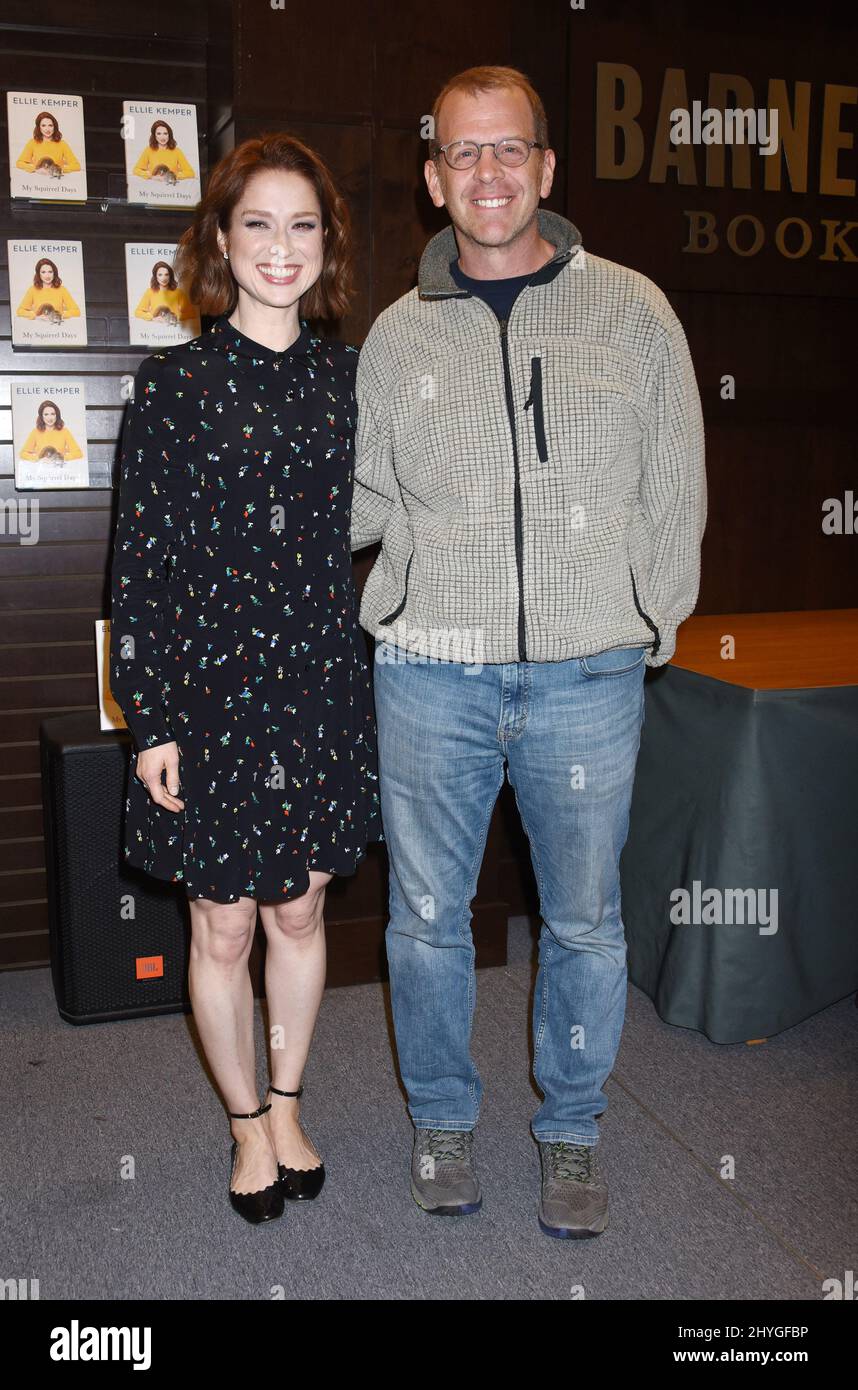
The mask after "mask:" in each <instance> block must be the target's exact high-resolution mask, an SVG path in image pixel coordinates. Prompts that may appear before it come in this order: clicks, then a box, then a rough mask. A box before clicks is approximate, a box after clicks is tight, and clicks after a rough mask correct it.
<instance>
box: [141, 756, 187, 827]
mask: <svg viewBox="0 0 858 1390" xmlns="http://www.w3.org/2000/svg"><path fill="white" fill-rule="evenodd" d="M164 772H166V774H167V777H166V785H165V783H164V782H163V781H162V780H161V778H162V774H163V773H164ZM136 776H137V778H138V779H139V781H141V782H143V783H145V785H146V789H147V791H148V792H149V795H150V796H151V798H152V800H153V801H154V802H155V804H156V805H157V806H163V807H164V809H165V810H167V811H184V809H185V803H184V801H179V799H178V796H177V793H178V791H179V746H178V744H177V743H175V742H173V743H158V744H156V745H155V747H154V748H144V749H143V751H142V753H138V754H137V771H136Z"/></svg>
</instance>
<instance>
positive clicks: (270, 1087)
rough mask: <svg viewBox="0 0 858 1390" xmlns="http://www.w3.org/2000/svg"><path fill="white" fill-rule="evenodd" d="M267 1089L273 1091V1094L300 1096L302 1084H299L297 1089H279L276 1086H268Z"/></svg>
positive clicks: (302, 1092)
mask: <svg viewBox="0 0 858 1390" xmlns="http://www.w3.org/2000/svg"><path fill="white" fill-rule="evenodd" d="M268 1089H269V1091H273V1092H274V1094H275V1096H302V1095H303V1094H304V1087H303V1085H301V1086H299V1087H298V1089H297V1091H280V1090H278V1089H277V1087H276V1086H269V1087H268ZM269 1105H270V1102H269Z"/></svg>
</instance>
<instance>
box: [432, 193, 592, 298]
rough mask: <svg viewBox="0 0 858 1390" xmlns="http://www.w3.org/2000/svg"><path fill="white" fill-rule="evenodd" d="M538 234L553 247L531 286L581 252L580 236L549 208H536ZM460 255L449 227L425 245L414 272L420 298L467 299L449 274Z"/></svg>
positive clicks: (571, 225)
mask: <svg viewBox="0 0 858 1390" xmlns="http://www.w3.org/2000/svg"><path fill="white" fill-rule="evenodd" d="M536 217H537V222H538V224H539V234H540V236H542V237H544V238H545V240H546V241H550V242H551V243H552V245H553V246H554V247H555V252H554V255H553V256H552V257H551V260H550V261H546V263H545V265H544V266H541V267H540V269H539V270H537V271H535V272H534V274H533V275H532V277H531V279H530V281H529V282H528V283H529V284H531V285H544V284H547V283H548V281H549V280H553V279H554V277H555V275H559V273H560V271H561V270H562V269H563V267H564V265H566V264H567V262H568V261H571V260H572V259H573V257H574V256H577V254H578V252H579V251H580V250H581V249H582V240H581V233H580V232H579V231H578V228H577V227H576V226H575V224H574V223H573V222H570V221H569V219H568V218H567V217H561V216H560V213H559V212H549V210H548V208H537V210H536ZM458 254H459V248H458V244H457V242H456V233H455V231H454V230H453V227H452V226H449V227H445V228H444V230H443V231H441V232H438V233H437V234H436V235H435V236H433V237H432V239H431V240H430V241H429V242H427V244H426V247H425V249H424V251H423V255H422V256H421V257H420V266H419V269H418V271H417V290H418V293H419V295H420V298H421V299H444V298H447V297H448V296H454V295H457V296H467V295H468V294H469V291H468V290H463V289H460V288H459V286H458V285H457V284H456V282H455V280H454V279H453V277H452V275H451V274H450V262H451V261H452V260H454V259H455V258H456V257H457V256H458Z"/></svg>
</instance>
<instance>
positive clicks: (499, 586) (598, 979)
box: [352, 68, 706, 1237]
mask: <svg viewBox="0 0 858 1390" xmlns="http://www.w3.org/2000/svg"><path fill="white" fill-rule="evenodd" d="M433 118H434V133H435V141H434V143H433V146H432V148H431V158H429V159H428V160H427V161H426V165H425V175H426V183H427V186H428V189H429V193H430V196H431V198H432V201H433V202H434V203H435V205H436V207H442V206H443V207H446V209H447V211H448V213H449V216H450V220H451V222H452V226H451V227H448V228H446V229H445V230H444V231H442V232H440V233H439V234H438V235H437V236H435V237H433V238H432V240H431V241H430V242H429V244H428V245H427V247H426V249H425V251H424V253H423V256H422V258H421V261H420V267H419V273H418V286H417V288H416V289H415V290H412V291H411V292H410V293H409V294H406V295H404V296H403V297H402V298H401V299H399V300H398V301H397V302H396V303H395V304H393V305H391V306H390V308H388V309H386V310H385V311H384V312H383V313H382V314H381V315H380V316H379V318H378V320H377V321H376V323H375V324H374V326H373V328H372V330H371V332H370V334H369V336H368V338H367V340H366V343H365V345H364V347H363V349H362V352H361V356H360V360H359V365H358V417H359V423H358V436H357V458H356V466H355V491H354V502H353V510H352V548H353V549H358V548H359V547H360V546H364V545H367V544H369V543H370V542H372V541H376V540H378V539H381V541H382V548H381V552H380V554H379V557H378V559H377V560H376V562H375V565H374V566H373V569H372V571H371V572H370V575H369V577H368V579H367V582H366V586H365V589H364V593H363V598H362V601H361V612H360V620H361V623H362V625H363V626H364V627H365V628H366V629H367V630H368V631H369V632H371V633H373V634H374V636H375V637H376V662H375V696H376V712H377V717H378V731H379V760H380V762H379V774H380V791H381V805H382V819H383V824H384V833H385V839H386V841H387V847H388V853H389V858H390V924H389V926H388V929H387V938H386V939H387V952H388V960H389V965H390V984H391V996H392V1003H393V1011H394V1023H395V1029H396V1041H397V1050H398V1054H399V1061H400V1067H401V1072H402V1078H403V1081H404V1083H405V1086H406V1089H407V1092H408V1108H409V1113H410V1115H411V1118H412V1120H413V1123H414V1126H415V1139H414V1151H413V1155H412V1169H411V1191H412V1194H413V1196H414V1198H415V1200H416V1201H417V1202H418V1203H419V1205H420V1206H421V1207H423V1208H424V1209H425V1210H426V1211H428V1212H433V1213H436V1214H462V1213H467V1212H472V1211H476V1210H477V1209H478V1208H479V1206H480V1204H481V1201H482V1198H481V1195H480V1184H479V1178H478V1176H477V1171H476V1165H475V1162H474V1153H473V1133H472V1131H473V1129H474V1126H475V1124H476V1121H477V1117H478V1113H479V1106H480V1100H481V1097H482V1084H481V1082H480V1078H479V1076H478V1074H477V1070H476V1067H475V1066H474V1063H473V1060H472V1058H471V1054H470V1032H471V1018H472V1014H473V1007H474V996H475V974H474V948H473V942H472V938H471V933H470V926H469V924H470V918H471V913H470V902H471V900H472V898H473V896H474V893H475V892H476V885H477V878H478V874H479V870H480V863H481V860H482V856H483V851H484V847H485V840H486V833H487V830H488V826H489V821H490V819H491V815H492V810H493V807H494V805H495V801H496V799H497V795H498V792H499V790H500V787H501V785H502V783H503V778H504V767H505V766H506V771H507V776H508V778H509V781H510V783H511V784H512V786H513V787H514V789H515V796H516V802H517V805H518V807H519V811H520V814H521V817H522V822H523V824H524V827H525V830H526V832H527V835H528V839H529V842H530V849H531V856H532V861H533V866H534V871H535V874H536V881H537V884H538V888H539V895H540V910H541V917H542V924H541V931H540V942H539V973H538V978H537V986H536V994H535V1001H534V1011H533V1038H534V1054H535V1060H534V1076H535V1079H536V1081H537V1083H538V1085H539V1087H540V1089H541V1091H542V1092H543V1094H544V1100H543V1103H542V1105H541V1106H540V1108H539V1110H538V1111H537V1113H536V1115H535V1117H534V1119H533V1122H532V1131H533V1135H534V1137H535V1139H536V1140H537V1141H538V1144H539V1152H540V1159H541V1166H542V1185H541V1192H540V1199H539V1209H538V1211H539V1222H540V1226H541V1228H542V1230H543V1231H545V1232H546V1233H547V1234H549V1235H552V1236H561V1237H586V1236H594V1235H597V1234H599V1233H600V1232H601V1231H603V1230H604V1229H605V1227H606V1225H607V1211H608V1194H607V1187H606V1184H605V1182H604V1180H603V1177H602V1174H601V1172H600V1170H599V1169H598V1168H597V1166H596V1161H595V1146H596V1144H597V1142H598V1126H597V1117H598V1115H599V1114H600V1113H601V1112H602V1111H603V1110H604V1109H605V1107H606V1104H607V1100H606V1097H605V1094H604V1092H603V1090H602V1086H603V1084H604V1082H605V1081H606V1079H607V1077H608V1075H609V1074H610V1072H611V1069H612V1067H613V1064H614V1060H615V1057H616V1053H617V1049H618V1047H619V1041H620V1034H621V1030H622V1025H623V1019H624V1012H625V1001H626V992H627V975H626V945H625V939H624V932H623V924H622V920H621V915H620V885H619V857H620V852H621V850H622V847H623V844H624V843H625V840H626V836H627V832H628V815H629V804H630V799H631V791H632V783H633V779H634V772H635V762H636V758H637V753H638V746H639V741H640V731H641V723H642V719H643V705H644V697H643V677H644V668H645V666H662V665H663V664H664V663H665V662H666V661H668V660H669V659H670V657H671V656H672V655H673V652H674V647H675V633H676V628H677V626H678V624H679V623H680V622H682V620H683V619H684V618H686V617H687V616H688V615H689V613H691V611H692V609H693V608H694V605H695V603H696V600H697V592H698V584H699V572H700V542H701V537H702V533H703V529H704V525H705V519H706V495H705V475H704V463H703V426H702V418H701V410H700V400H699V395H698V391H697V385H696V381H695V377H694V370H693V367H692V364H691V360H690V355H689V351H688V346H687V343H686V340H685V337H684V334H683V331H682V328H681V326H680V324H679V321H678V319H677V317H676V315H675V314H674V312H673V310H672V309H671V307H670V305H669V303H668V301H667V299H666V298H665V296H664V294H663V293H662V292H661V291H660V290H659V289H658V288H657V287H656V286H655V285H654V284H653V283H652V282H651V281H650V280H648V279H647V278H646V277H645V276H643V275H640V274H638V273H637V272H635V271H633V270H630V269H628V268H626V267H624V266H621V265H617V264H615V263H613V262H611V261H607V260H603V259H602V258H600V257H598V256H595V255H592V254H591V253H589V252H588V253H585V251H584V248H583V246H582V241H581V235H580V233H579V231H578V230H577V228H576V227H574V226H573V225H572V223H571V222H569V221H567V220H566V219H565V218H563V217H560V216H558V215H557V214H555V213H550V212H547V211H545V210H543V209H540V208H539V206H538V205H539V201H540V199H541V198H545V197H547V195H548V193H549V192H550V190H551V182H552V176H553V172H554V167H555V159H554V154H553V152H552V151H551V150H550V149H549V148H547V127H546V119H545V112H544V109H543V107H542V103H541V101H540V99H539V97H538V96H537V94H536V92H535V91H534V90H533V88H532V87H531V85H530V83H529V82H528V81H527V79H526V78H525V77H524V76H523V74H521V73H519V72H517V71H516V70H515V69H512V68H472V69H469V70H468V71H467V72H463V73H461V74H459V75H458V76H457V77H454V78H453V79H452V80H451V81H450V82H449V83H448V84H447V86H446V87H445V88H444V90H443V91H442V92H441V94H440V96H439V97H438V100H437V102H436V103H435V108H434V110H433Z"/></svg>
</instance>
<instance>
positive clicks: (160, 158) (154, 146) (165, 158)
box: [132, 121, 194, 183]
mask: <svg viewBox="0 0 858 1390" xmlns="http://www.w3.org/2000/svg"><path fill="white" fill-rule="evenodd" d="M132 172H133V173H135V174H136V175H137V177H138V178H141V179H152V178H159V179H162V178H166V179H168V181H169V182H170V183H175V182H176V180H177V179H192V178H193V177H194V171H193V169H192V168H191V166H190V164H189V163H188V161H187V159H186V158H185V156H184V155H183V154H182V151H181V150H180V149H179V147H178V145H177V144H176V137H175V136H174V135H173V127H172V126H169V125H167V122H166V121H153V122H152V129H151V130H150V131H149V143H148V144H147V145H146V148H145V149H144V151H143V153H142V154H141V156H140V158H139V159H138V161H137V163H136V164H135V165H134V168H133V170H132Z"/></svg>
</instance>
